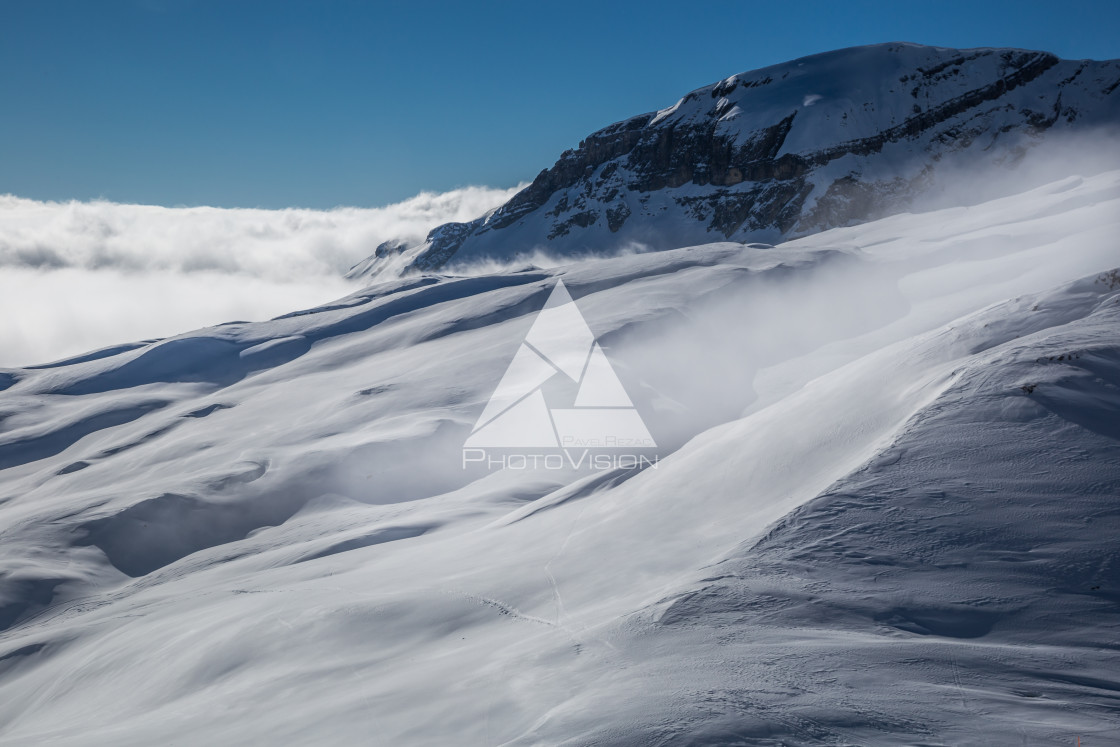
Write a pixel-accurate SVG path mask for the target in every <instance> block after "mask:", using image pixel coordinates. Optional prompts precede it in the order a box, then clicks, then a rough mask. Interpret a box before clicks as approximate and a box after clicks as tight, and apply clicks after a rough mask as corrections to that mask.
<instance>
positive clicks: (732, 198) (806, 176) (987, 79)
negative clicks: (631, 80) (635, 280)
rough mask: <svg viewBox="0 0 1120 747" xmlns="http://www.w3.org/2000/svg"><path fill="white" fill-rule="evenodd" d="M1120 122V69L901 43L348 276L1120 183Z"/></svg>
mask: <svg viewBox="0 0 1120 747" xmlns="http://www.w3.org/2000/svg"><path fill="white" fill-rule="evenodd" d="M1118 121H1120V60H1107V61H1101V62H1098V61H1093V60H1061V59H1059V58H1057V57H1055V56H1054V55H1052V54H1048V53H1046V52H1035V51H1029V50H1022V49H988V48H982V49H963V50H962V49H948V48H944V47H927V46H922V45H918V44H903V43H892V44H876V45H870V46H864V47H853V48H850V49H841V50H837V51H833V52H826V53H823V54H817V55H813V56H810V57H805V58H802V59H799V60H793V61H791V62H786V63H782V64H780V65H774V66H771V67H767V68H763V69H760V70H754V71H751V72H746V73H741V74H739V75H733V76H731V77H730V78H727V79H726V80H723V81H720V82H718V83H715V84H713V85H710V86H706V87H704V88H700V89H697V90H695V91H692V92H691V93H689V94H687V95H686V96H684V97H683V98H681V99H680V100H679V101H678V102H677V103H676V104H674V105H673V106H671V107H668V108H666V109H663V110H661V111H658V112H650V113H648V114H643V115H639V116H637V117H632V118H630V119H628V120H625V121H623V122H618V123H616V124H613V125H611V126H609V127H606V128H604V129H602V130H600V131H598V132H595V133H592V134H591V135H589V136H588V137H587V138H586V139H585V140H584V141H583V142H581V143H580V144H579V147H577V148H575V149H573V150H570V151H566V152H565V153H563V154H562V155H561V156H560V158H559V160H558V161H557V162H556V164H555V165H553V166H552V168H550V169H546V170H545V171H542V172H541V173H540V175H538V176H537V178H536V179H535V180H534V181H533V183H532V184H530V185H529V186H528V187H526V188H525V189H524V190H522V191H521V192H519V193H518V194H517V195H515V196H514V197H512V198H511V199H510V200H509V201H508V202H507V203H506V204H505V205H503V206H501V207H500V208H498V209H496V210H494V211H491V212H489V213H486V214H485V215H482V216H481V217H479V218H477V219H475V220H473V221H470V222H466V223H461V222H459V223H448V224H447V225H444V226H440V227H438V228H436V229H434V230H433V231H432V232H431V233H430V234H428V237H427V239H426V240H425V241H423V242H421V243H416V242H409V243H407V245H406V244H401V243H398V244H394V245H392V246H388V245H386V246H383V247H381V248H379V250H378V251H377V252H375V253H374V254H373V255H372V256H370V257H369V258H367V259H366V260H364V261H363V262H361V263H359V264H358V265H356V266H355V267H354V268H353V269H352V270H351V272H350V275H351V276H352V277H368V278H380V279H385V278H389V277H393V276H396V275H399V274H400V272H401V271H402V269H410V268H411V269H420V270H425V271H426V270H432V269H437V268H440V267H443V266H449V267H450V266H454V267H456V268H457V269H458V270H461V269H462V267H463V266H465V265H472V264H478V263H485V262H487V261H489V260H493V259H499V260H509V259H511V258H513V257H515V256H517V255H531V254H533V253H535V252H538V251H540V250H547V252H548V253H550V254H552V255H560V256H566V257H578V256H580V255H584V254H588V253H592V254H596V255H599V256H602V255H604V254H607V253H622V252H632V251H636V250H646V249H652V250H663V249H673V248H677V247H681V246H688V245H690V244H702V243H708V242H712V241H722V240H735V241H742V242H751V241H764V242H769V243H776V242H778V241H779V240H781V239H783V238H785V239H788V238H791V237H797V236H804V235H807V234H811V233H815V232H817V231H820V230H824V229H827V228H833V227H837V226H846V225H852V224H854V223H860V222H865V221H867V220H871V219H875V218H879V217H883V216H885V215H889V214H891V213H897V212H901V211H903V210H907V209H910V208H912V207H913V206H915V205H916V204H924V206H926V207H928V203H929V201H930V200H931V199H935V200H936V201H937V202H939V203H940V204H941V205H942V206H948V205H966V204H978V203H980V202H983V201H984V199H991V198H992V197H995V196H1001V195H1006V194H1011V193H1014V192H1021V191H1023V190H1024V189H1027V188H1028V187H1029V186H1038V185H1041V184H1043V183H1046V182H1047V181H1051V180H1053V179H1054V178H1057V177H1055V176H1050V177H1049V178H1047V176H1046V175H1047V174H1048V173H1049V174H1053V173H1054V171H1053V170H1051V169H1048V168H1047V165H1048V164H1052V163H1054V162H1057V163H1059V164H1060V169H1059V170H1058V171H1057V173H1058V176H1065V175H1067V174H1070V173H1081V174H1083V175H1085V174H1087V173H1089V172H1088V171H1086V169H1095V170H1096V171H1094V172H1093V173H1100V172H1103V171H1107V170H1112V169H1117V168H1120V141H1118V139H1117V136H1116V133H1115V128H1116V124H1117V122H1118ZM1108 133H1111V134H1108ZM1040 145H1045V148H1042V149H1041V152H1040V148H1039V146H1040ZM1075 161H1076V162H1079V163H1078V165H1077V166H1073V165H1072V164H1073V162H1075ZM996 173H999V174H1002V175H1003V182H1004V184H1003V185H1002V189H1001V188H1000V185H998V184H996V183H995V182H994V181H993V179H992V175H993V174H996ZM980 174H982V175H983V176H984V177H985V178H984V179H983V180H981V181H980V182H979V184H980V185H982V186H983V188H982V189H978V188H977V186H976V185H975V184H974V182H976V181H977V180H976V179H975V177H976V176H977V175H980Z"/></svg>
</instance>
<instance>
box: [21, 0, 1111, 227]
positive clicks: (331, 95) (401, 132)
mask: <svg viewBox="0 0 1120 747" xmlns="http://www.w3.org/2000/svg"><path fill="white" fill-rule="evenodd" d="M1118 28H1120V3H1116V2H1099V3H1090V2H1084V3H1077V2H1064V3H1058V2H1044V3H1040V2H1029V1H1023V0H1021V1H1020V2H985V1H983V0H973V1H972V2H901V1H900V2H892V3H870V2H806V1H804V0H802V1H790V2H775V1H774V0H767V1H766V2H737V3H732V2H696V1H693V2H672V3H667V2H641V3H612V2H607V1H606V0H600V1H599V2H586V3H585V2H535V1H533V0H523V1H522V2H508V3H485V4H469V3H436V2H409V3H362V2H341V1H340V2H330V1H329V0H327V1H324V2H284V1H282V0H270V1H269V2H251V1H249V0H232V1H230V2H218V1H217V0H213V1H210V2H204V1H202V0H197V1H191V0H132V1H131V2H112V1H104V2H92V1H90V0H75V1H73V2H56V1H54V0H0V193H5V192H10V193H14V194H17V195H21V196H24V197H33V198H37V199H56V200H57V199H70V198H77V199H91V198H96V197H104V198H108V199H111V200H115V201H121V202H142V203H154V204H163V205H176V204H188V205H199V204H210V205H220V206H231V207H232V206H261V207H284V206H293V205H298V206H307V207H332V206H336V205H379V204H385V203H388V202H392V201H396V200H400V199H403V198H406V197H409V196H411V195H413V194H415V193H417V192H419V191H420V190H425V189H427V190H437V191H443V190H446V189H451V188H454V187H456V186H462V185H466V184H488V185H492V186H512V185H513V184H516V183H517V182H518V181H521V180H526V179H531V178H532V177H533V176H534V175H535V174H536V173H537V172H538V171H539V170H540V169H542V168H545V167H547V166H549V165H551V164H552V162H553V161H554V160H555V158H556V156H557V155H559V153H560V152H561V151H562V150H564V149H565V148H569V147H572V146H574V145H575V144H576V143H577V142H578V141H579V140H580V138H581V137H582V136H584V135H586V134H588V133H589V132H592V131H593V130H596V129H598V128H600V127H602V126H604V125H607V124H610V123H611V122H613V121H616V120H619V119H623V118H625V117H628V116H631V115H633V114H638V113H641V112H644V111H650V110H653V109H659V108H661V107H664V106H668V105H670V104H672V103H673V102H674V101H675V100H676V99H677V98H679V97H680V96H681V95H683V94H684V93H686V92H688V91H689V90H691V89H693V88H697V87H699V86H702V85H706V84H708V83H711V82H714V81H716V80H719V79H721V78H725V77H727V76H729V75H731V74H733V73H737V72H742V71H745V70H750V69H754V68H757V67H762V66H764V65H769V64H773V63H776V62H781V61H784V60H788V59H792V58H795V57H800V56H803V55H807V54H813V53H816V52H822V51H825V50H828V49H834V48H838V47H846V46H852V45H856V44H866V43H873V42H884V41H915V42H921V43H925V44H938V45H943V46H958V47H967V46H1018V47H1027V48H1035V49H1046V50H1049V51H1052V52H1055V53H1057V54H1059V55H1061V56H1063V57H1074V58H1082V57H1094V58H1098V59H1104V58H1115V57H1120V34H1118V33H1117V29H1118Z"/></svg>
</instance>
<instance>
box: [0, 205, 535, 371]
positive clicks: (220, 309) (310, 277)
mask: <svg viewBox="0 0 1120 747" xmlns="http://www.w3.org/2000/svg"><path fill="white" fill-rule="evenodd" d="M517 189H518V188H516V187H515V188H513V189H507V190H502V189H490V188H487V187H465V188H462V189H457V190H454V191H451V192H445V193H442V194H435V193H431V192H424V193H421V194H419V195H417V196H415V197H413V198H410V199H408V200H405V201H403V202H400V203H397V204H394V205H388V206H386V207H380V208H336V209H334V210H306V209H287V210H251V209H224V208H211V207H198V208H165V207H156V206H149V205H121V204H116V203H111V202H67V203H57V202H38V201H35V200H27V199H23V198H19V197H14V196H11V195H2V196H0V366H19V365H28V364H32V363H41V362H44V361H47V360H51V359H56V358H60V357H64V356H68V355H73V354H77V353H81V352H85V351H87V350H92V349H95V348H98V347H103V346H106V345H112V344H115V343H120V342H127V341H131V340H136V339H145V338H150V337H161V336H167V335H172V334H176V333H179V332H184V331H187V330H190V329H194V328H197V327H201V326H206V325H210V324H216V323H219V322H223V321H230V320H233V319H245V320H255V319H264V318H269V317H271V316H275V315H277V314H281V313H284V312H287V311H291V310H294V309H297V308H302V307H307V306H312V305H315V304H318V303H323V302H326V301H330V300H332V299H334V298H337V297H339V296H342V295H345V294H346V293H349V292H350V291H351V290H353V289H354V288H355V287H356V286H355V285H354V284H351V283H349V282H347V281H345V280H343V278H342V275H343V273H345V272H346V270H347V269H349V268H350V266H351V265H353V264H354V263H356V262H358V261H360V260H361V259H364V258H365V257H366V256H367V255H369V254H371V253H372V252H373V250H374V249H375V248H376V247H377V245H378V244H380V243H381V242H383V241H387V240H389V239H396V238H405V239H411V240H419V239H421V238H423V237H424V236H425V235H426V234H427V232H428V231H429V230H431V229H432V228H434V227H435V226H437V225H439V224H441V223H446V222H449V221H466V220H471V219H473V218H476V217H478V216H479V215H481V214H483V213H485V212H486V211H488V210H491V209H493V208H495V207H497V206H498V205H500V204H502V203H503V202H505V201H506V200H507V199H509V197H511V196H512V195H513V194H514V193H515V192H516V191H517Z"/></svg>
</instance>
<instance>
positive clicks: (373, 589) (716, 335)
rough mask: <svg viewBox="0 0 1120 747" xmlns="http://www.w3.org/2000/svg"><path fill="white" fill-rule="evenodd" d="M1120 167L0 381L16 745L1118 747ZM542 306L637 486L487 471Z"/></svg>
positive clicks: (353, 307)
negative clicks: (550, 299) (481, 443)
mask: <svg viewBox="0 0 1120 747" xmlns="http://www.w3.org/2000/svg"><path fill="white" fill-rule="evenodd" d="M1117 235H1120V172H1110V173H1107V174H1101V175H1098V176H1095V177H1091V178H1078V177H1071V178H1068V179H1065V180H1062V181H1060V182H1056V183H1053V184H1050V185H1047V186H1046V187H1044V188H1040V189H1036V190H1034V191H1031V192H1028V193H1025V194H1022V195H1018V196H1015V197H1010V198H1005V199H1001V200H996V201H992V202H989V203H985V204H983V205H980V206H975V207H971V208H951V209H946V210H941V211H937V212H931V213H926V214H918V215H896V216H893V217H890V218H886V219H883V220H879V221H876V222H873V223H868V224H865V225H860V226H853V227H846V228H838V229H834V230H830V231H826V232H823V233H818V234H814V235H811V236H807V237H803V238H800V239H797V240H795V241H791V242H787V243H784V244H781V245H779V246H777V247H773V248H766V247H749V246H745V245H742V244H738V243H732V242H724V243H716V244H707V245H703V246H695V247H691V248H685V249H679V250H673V251H666V252H661V253H657V254H642V255H633V256H625V257H618V258H612V259H604V260H599V261H586V262H583V263H580V264H578V265H572V266H567V267H558V268H552V269H548V270H541V269H526V270H521V271H506V272H499V273H494V274H490V275H480V276H476V277H450V276H435V275H427V276H415V277H409V278H405V279H399V280H394V281H391V282H386V283H382V284H378V285H375V286H371V287H369V288H367V289H365V290H363V291H360V292H358V293H355V294H353V295H351V296H349V297H347V298H344V299H341V300H340V301H338V302H337V303H334V304H330V305H328V306H324V307H320V308H315V309H309V310H306V311H302V312H297V313H293V314H289V315H285V316H283V317H279V318H277V319H274V320H271V321H268V322H262V323H255V324H240V323H235V324H229V325H222V326H218V327H213V328H209V329H205V330H199V331H196V332H193V333H188V334H184V335H180V336H178V337H174V338H170V339H167V340H161V341H158V342H154V343H140V344H136V345H122V346H118V347H115V348H111V349H106V350H103V351H99V352H95V353H91V354H88V355H84V356H80V357H79V358H76V359H73V360H69V361H61V362H58V363H56V364H52V365H48V366H41V367H36V368H33V369H5V370H0V629H2V630H0V745H9V744H11V745H17V744H20V745H22V744H28V743H48V742H49V743H53V744H61V745H81V744H104V743H106V742H107V741H112V742H113V743H116V744H124V745H129V744H135V745H147V744H153V743H166V742H172V741H179V742H183V743H188V744H202V743H213V744H250V743H258V744H259V743H261V742H262V741H264V742H281V743H315V744H326V745H330V744H354V743H363V742H365V741H368V739H369V736H370V734H371V733H376V735H377V738H378V739H380V740H382V741H385V742H387V743H410V744H447V743H462V744H498V743H512V744H539V743H559V742H563V741H567V742H569V743H574V744H601V743H615V744H620V743H626V744H640V743H666V744H676V743H686V742H691V743H696V742H701V743H711V744H723V743H729V742H735V741H736V740H738V741H740V742H746V743H751V742H752V741H753V742H754V743H759V744H766V743H768V742H769V743H785V744H798V745H800V744H820V743H859V744H898V743H919V742H920V743H946V744H957V743H980V742H985V741H992V740H991V739H990V738H989V737H991V735H993V734H995V735H998V736H1000V737H1001V738H1002V736H1003V735H1006V734H1012V735H1014V741H1015V742H1022V741H1026V740H1029V741H1050V742H1055V741H1059V740H1062V739H1065V740H1067V741H1068V739H1069V735H1070V734H1082V735H1090V734H1097V735H1105V734H1107V733H1114V732H1115V731H1116V730H1117V728H1120V723H1118V721H1117V716H1116V711H1115V709H1114V708H1113V707H1112V706H1113V705H1114V694H1115V692H1116V691H1117V689H1120V682H1118V681H1117V678H1116V674H1115V672H1116V671H1120V667H1118V666H1117V665H1118V664H1120V661H1117V654H1116V650H1117V649H1116V646H1115V639H1116V627H1115V621H1114V619H1113V618H1114V617H1115V614H1114V610H1115V604H1116V599H1117V597H1116V594H1117V592H1116V589H1115V567H1116V563H1117V562H1118V559H1117V556H1116V545H1115V537H1116V536H1117V531H1118V530H1120V525H1118V522H1120V514H1118V513H1117V511H1116V506H1115V496H1116V495H1117V493H1118V491H1120V471H1118V467H1117V465H1120V448H1118V445H1117V443H1118V439H1120V432H1118V431H1117V430H1116V425H1115V423H1116V422H1117V417H1118V416H1120V399H1118V397H1117V394H1116V392H1117V391H1118V387H1120V338H1118V335H1117V329H1120V274H1117V272H1118V270H1117V265H1118V264H1120V256H1118V254H1117V251H1116V243H1115V237H1116V236H1117ZM557 277H562V278H563V280H564V283H565V285H566V286H567V288H568V289H569V290H570V292H571V294H572V296H573V297H574V298H575V299H576V301H577V302H578V303H579V305H580V310H581V312H582V313H583V315H584V317H585V318H586V320H587V323H588V324H589V325H590V327H591V329H592V331H593V332H594V333H595V335H596V337H597V338H598V340H599V342H600V343H601V344H602V345H603V347H604V349H605V350H606V351H607V355H608V356H609V357H610V359H611V363H612V364H613V365H614V366H615V367H616V370H617V371H618V373H619V375H620V377H622V379H623V381H624V383H625V384H626V387H627V390H628V392H630V394H631V395H632V397H633V399H634V402H635V405H636V406H637V407H638V408H639V409H640V410H641V411H642V415H643V418H645V420H646V423H647V424H648V425H649V427H650V429H651V432H653V434H654V436H655V437H656V438H657V441H658V443H659V444H665V445H666V446H667V451H666V455H665V458H664V460H663V461H662V463H661V464H660V465H659V466H658V468H657V469H647V470H645V471H642V472H639V473H633V472H626V471H618V472H615V473H610V474H606V475H595V474H583V473H580V474H552V475H549V474H540V473H530V472H495V473H492V474H489V475H486V476H479V475H474V474H465V473H464V472H463V470H461V469H460V460H459V450H460V447H461V446H462V443H463V440H464V438H465V436H466V435H467V434H468V433H469V431H470V428H471V425H472V424H473V423H474V421H475V419H476V418H477V416H478V414H479V412H480V411H481V410H482V408H483V406H484V405H485V402H486V401H487V399H488V398H489V397H490V395H491V393H492V392H493V389H494V387H495V386H496V384H497V381H498V380H499V378H500V377H501V375H502V373H503V371H504V370H505V368H506V366H507V365H508V363H509V360H510V359H511V356H512V355H513V354H514V352H515V351H516V349H517V347H518V345H519V344H520V343H521V340H522V339H523V338H524V336H525V332H526V331H527V329H528V327H529V325H530V324H531V323H532V319H533V317H534V315H535V313H536V312H537V311H538V310H539V309H540V307H541V306H542V305H543V304H544V303H545V299H546V298H547V296H548V295H549V293H550V291H551V289H552V287H553V286H554V284H555V279H556V278H557Z"/></svg>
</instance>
